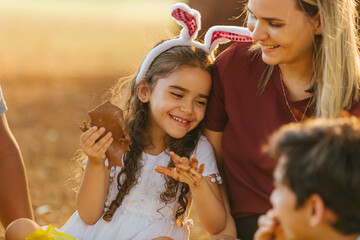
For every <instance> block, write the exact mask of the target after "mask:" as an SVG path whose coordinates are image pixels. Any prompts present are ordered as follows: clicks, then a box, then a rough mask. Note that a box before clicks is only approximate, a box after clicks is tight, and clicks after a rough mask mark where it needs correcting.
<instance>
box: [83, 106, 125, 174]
mask: <svg viewBox="0 0 360 240" xmlns="http://www.w3.org/2000/svg"><path fill="white" fill-rule="evenodd" d="M88 114H89V115H90V119H91V122H90V127H92V126H97V127H98V128H100V127H104V128H105V133H103V135H101V137H100V138H102V137H103V136H104V135H105V134H106V133H107V132H111V133H112V138H113V139H114V141H113V142H112V143H111V145H110V147H109V148H108V150H107V151H106V153H105V155H106V157H107V158H108V161H109V166H108V169H110V168H111V167H112V166H121V167H123V165H122V160H121V159H122V155H123V154H124V153H125V152H126V151H129V150H130V149H129V144H130V140H129V138H128V136H127V135H126V133H125V123H124V117H123V111H122V110H121V109H120V108H119V107H117V106H115V105H114V104H112V103H110V102H109V101H106V102H105V103H103V104H101V105H99V106H97V107H96V108H95V109H93V110H91V111H90V112H88ZM80 129H81V130H82V131H83V132H85V131H87V130H88V129H89V127H88V126H87V125H86V123H85V122H84V125H83V126H82V127H80ZM100 138H99V139H100Z"/></svg>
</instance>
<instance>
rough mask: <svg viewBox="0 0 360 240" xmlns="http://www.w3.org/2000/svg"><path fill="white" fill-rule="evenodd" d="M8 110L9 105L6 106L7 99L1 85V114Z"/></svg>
mask: <svg viewBox="0 0 360 240" xmlns="http://www.w3.org/2000/svg"><path fill="white" fill-rule="evenodd" d="M6 110H7V107H6V103H5V100H4V97H3V94H2V91H1V86H0V115H2V114H4V113H5V112H6Z"/></svg>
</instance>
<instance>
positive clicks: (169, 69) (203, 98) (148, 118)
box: [129, 46, 212, 138]
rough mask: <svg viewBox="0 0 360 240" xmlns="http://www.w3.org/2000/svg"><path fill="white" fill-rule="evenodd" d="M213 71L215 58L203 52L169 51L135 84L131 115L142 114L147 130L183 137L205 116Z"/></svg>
mask: <svg viewBox="0 0 360 240" xmlns="http://www.w3.org/2000/svg"><path fill="white" fill-rule="evenodd" d="M211 71H212V58H211V57H210V56H209V55H208V54H207V53H206V52H204V51H203V50H202V49H198V48H195V47H190V46H176V47H173V48H170V49H169V50H167V51H165V52H163V53H161V54H160V55H159V56H158V57H157V58H155V60H154V61H153V63H152V64H151V66H150V68H149V70H148V71H147V73H146V75H145V78H144V80H143V81H142V82H140V83H139V84H136V83H133V86H132V89H131V92H132V94H131V95H132V97H131V101H130V105H129V110H130V112H131V113H133V114H130V115H133V116H136V113H140V112H141V113H142V116H138V117H139V119H138V120H139V121H142V124H144V125H143V126H144V127H147V126H151V127H152V128H157V129H158V130H160V131H157V132H158V133H159V134H161V133H162V132H163V133H164V134H166V135H170V136H171V137H174V138H182V137H184V136H185V135H186V134H187V133H188V132H190V131H191V130H194V129H195V128H196V127H197V126H198V125H199V123H200V122H201V121H202V119H203V117H204V115H205V109H206V104H207V100H208V95H209V91H210V88H211ZM134 120H135V119H134ZM144 130H145V129H144ZM154 130H156V129H152V130H151V131H152V132H154Z"/></svg>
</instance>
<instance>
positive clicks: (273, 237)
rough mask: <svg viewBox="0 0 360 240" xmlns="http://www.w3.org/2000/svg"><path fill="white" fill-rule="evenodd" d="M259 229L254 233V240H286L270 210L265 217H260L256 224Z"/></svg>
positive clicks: (273, 213)
mask: <svg viewBox="0 0 360 240" xmlns="http://www.w3.org/2000/svg"><path fill="white" fill-rule="evenodd" d="M258 225H259V228H258V230H257V231H256V233H255V236H254V240H286V239H287V238H286V237H285V235H284V231H283V229H282V227H281V225H280V222H279V220H278V218H277V217H276V215H275V212H274V210H272V209H270V210H269V211H268V212H267V213H266V215H262V216H261V217H260V218H259V222H258Z"/></svg>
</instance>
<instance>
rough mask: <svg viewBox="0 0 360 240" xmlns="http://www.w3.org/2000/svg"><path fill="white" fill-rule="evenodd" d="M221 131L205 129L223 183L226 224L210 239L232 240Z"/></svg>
mask: <svg viewBox="0 0 360 240" xmlns="http://www.w3.org/2000/svg"><path fill="white" fill-rule="evenodd" d="M222 134H223V133H222V132H215V131H211V130H209V129H205V136H206V138H207V139H208V140H209V142H210V144H211V146H212V147H213V149H214V152H215V157H216V162H217V165H218V168H219V172H220V174H221V176H222V179H223V183H222V184H221V185H220V191H221V195H222V199H223V201H224V206H225V211H226V225H225V228H224V229H223V230H222V231H221V232H220V233H218V234H216V235H212V236H211V239H214V240H222V239H223V240H226V239H229V240H232V239H236V236H237V234H236V227H235V222H234V219H233V217H232V216H231V212H230V204H229V198H228V194H227V182H226V179H225V173H224V164H223V156H222V148H221V138H222Z"/></svg>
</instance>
